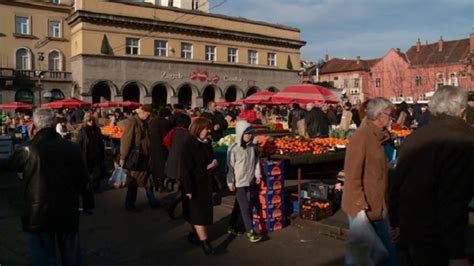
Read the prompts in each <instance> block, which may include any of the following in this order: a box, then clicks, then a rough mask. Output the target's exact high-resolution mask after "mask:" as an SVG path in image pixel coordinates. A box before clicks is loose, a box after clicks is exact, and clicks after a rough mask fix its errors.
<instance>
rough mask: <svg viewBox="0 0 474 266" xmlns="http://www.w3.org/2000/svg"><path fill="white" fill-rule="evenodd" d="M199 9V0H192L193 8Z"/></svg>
mask: <svg viewBox="0 0 474 266" xmlns="http://www.w3.org/2000/svg"><path fill="white" fill-rule="evenodd" d="M198 9H199V1H198V0H193V1H192V10H198Z"/></svg>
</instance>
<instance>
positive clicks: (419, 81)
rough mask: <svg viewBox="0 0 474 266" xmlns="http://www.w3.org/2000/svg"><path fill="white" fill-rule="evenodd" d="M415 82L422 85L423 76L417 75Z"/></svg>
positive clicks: (418, 85)
mask: <svg viewBox="0 0 474 266" xmlns="http://www.w3.org/2000/svg"><path fill="white" fill-rule="evenodd" d="M415 83H416V86H417V87H420V86H421V85H422V82H421V76H416V78H415Z"/></svg>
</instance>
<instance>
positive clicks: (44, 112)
mask: <svg viewBox="0 0 474 266" xmlns="http://www.w3.org/2000/svg"><path fill="white" fill-rule="evenodd" d="M33 123H34V125H35V127H36V128H37V129H38V130H40V129H43V128H48V127H54V126H55V125H56V113H55V112H54V111H53V109H49V108H38V109H36V110H35V111H34V113H33Z"/></svg>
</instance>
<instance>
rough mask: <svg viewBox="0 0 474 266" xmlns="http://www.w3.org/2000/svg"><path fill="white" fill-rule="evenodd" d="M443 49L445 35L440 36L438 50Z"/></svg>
mask: <svg viewBox="0 0 474 266" xmlns="http://www.w3.org/2000/svg"><path fill="white" fill-rule="evenodd" d="M442 51H443V36H441V37H439V41H438V52H442Z"/></svg>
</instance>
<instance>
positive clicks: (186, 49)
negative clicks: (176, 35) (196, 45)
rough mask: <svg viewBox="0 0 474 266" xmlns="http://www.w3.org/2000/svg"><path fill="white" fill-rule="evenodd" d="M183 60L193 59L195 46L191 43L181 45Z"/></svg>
mask: <svg viewBox="0 0 474 266" xmlns="http://www.w3.org/2000/svg"><path fill="white" fill-rule="evenodd" d="M181 58H186V59H191V58H193V45H192V44H190V43H184V42H183V43H181Z"/></svg>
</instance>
